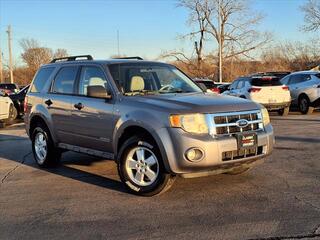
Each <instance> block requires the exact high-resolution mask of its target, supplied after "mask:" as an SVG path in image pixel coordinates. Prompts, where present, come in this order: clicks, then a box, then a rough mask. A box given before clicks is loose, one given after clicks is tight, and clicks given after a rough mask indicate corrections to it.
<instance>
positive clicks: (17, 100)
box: [9, 85, 29, 116]
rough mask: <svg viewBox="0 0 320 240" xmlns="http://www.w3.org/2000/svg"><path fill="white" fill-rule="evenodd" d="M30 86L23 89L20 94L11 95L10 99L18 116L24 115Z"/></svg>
mask: <svg viewBox="0 0 320 240" xmlns="http://www.w3.org/2000/svg"><path fill="white" fill-rule="evenodd" d="M28 89H29V85H27V86H25V87H24V88H23V89H21V90H20V91H19V92H18V93H14V94H10V95H9V97H10V98H11V100H12V102H13V104H14V106H15V108H16V110H17V116H22V115H23V114H24V99H25V97H26V94H27V92H28Z"/></svg>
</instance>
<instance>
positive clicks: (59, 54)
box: [53, 48, 68, 58]
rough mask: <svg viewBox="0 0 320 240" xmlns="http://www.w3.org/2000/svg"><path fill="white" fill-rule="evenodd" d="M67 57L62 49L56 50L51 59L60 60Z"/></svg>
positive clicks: (65, 51) (66, 53)
mask: <svg viewBox="0 0 320 240" xmlns="http://www.w3.org/2000/svg"><path fill="white" fill-rule="evenodd" d="M67 56H68V52H67V50H66V49H63V48H58V49H57V50H56V51H55V52H54V54H53V58H62V57H67Z"/></svg>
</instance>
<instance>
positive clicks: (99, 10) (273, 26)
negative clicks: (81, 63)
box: [0, 0, 314, 63]
mask: <svg viewBox="0 0 320 240" xmlns="http://www.w3.org/2000/svg"><path fill="white" fill-rule="evenodd" d="M304 2H305V1H304V0H256V1H253V0H252V1H251V5H252V9H254V10H255V11H259V12H262V13H263V14H264V15H265V18H264V20H263V22H262V24H261V25H260V29H261V31H270V32H273V34H274V37H275V40H277V41H284V40H302V41H307V40H308V39H309V38H310V37H312V36H314V34H313V35H311V34H305V33H301V32H300V31H299V26H301V25H302V24H303V14H302V13H301V11H300V9H299V7H300V6H301V5H303V3H304ZM176 5H177V2H176V1H175V0H139V1H138V0H137V1H135V0H117V1H115V0H78V1H76V0H55V1H51V0H42V1H41V0H38V1H29V0H0V40H1V42H0V44H1V47H2V49H3V52H4V56H5V58H7V35H6V28H7V25H8V24H11V25H12V30H13V52H14V57H15V61H16V62H17V63H21V60H19V56H20V53H21V48H20V46H19V40H20V39H22V38H34V39H36V40H38V41H39V42H40V43H41V44H42V45H44V46H46V47H50V48H53V49H56V48H65V49H67V50H68V52H69V53H70V54H73V55H74V54H92V55H93V56H94V57H95V58H108V57H110V56H111V55H114V54H117V30H119V33H120V53H122V54H126V55H132V56H143V57H146V58H150V59H152V58H156V57H157V56H158V55H159V54H160V53H161V51H163V50H172V49H181V48H184V49H185V50H186V51H191V45H190V44H189V42H181V41H180V40H178V39H177V36H178V35H179V34H183V33H187V32H188V26H187V25H186V20H187V16H188V13H187V12H186V10H185V9H182V8H178V7H177V6H176Z"/></svg>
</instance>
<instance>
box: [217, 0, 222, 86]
mask: <svg viewBox="0 0 320 240" xmlns="http://www.w3.org/2000/svg"><path fill="white" fill-rule="evenodd" d="M220 1H221V0H218V25H219V36H218V37H219V82H222V37H221V6H220Z"/></svg>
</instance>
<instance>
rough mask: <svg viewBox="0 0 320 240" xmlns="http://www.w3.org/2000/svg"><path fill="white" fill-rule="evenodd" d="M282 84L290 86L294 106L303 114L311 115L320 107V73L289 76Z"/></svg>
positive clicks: (304, 72)
mask: <svg viewBox="0 0 320 240" xmlns="http://www.w3.org/2000/svg"><path fill="white" fill-rule="evenodd" d="M281 82H282V83H283V84H285V85H287V86H289V90H290V94H291V98H292V105H295V106H298V107H299V110H300V112H301V113H302V114H311V113H312V112H313V110H314V108H315V107H319V106H320V72H316V71H303V72H295V73H291V74H290V75H287V76H286V77H284V78H283V79H281Z"/></svg>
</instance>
